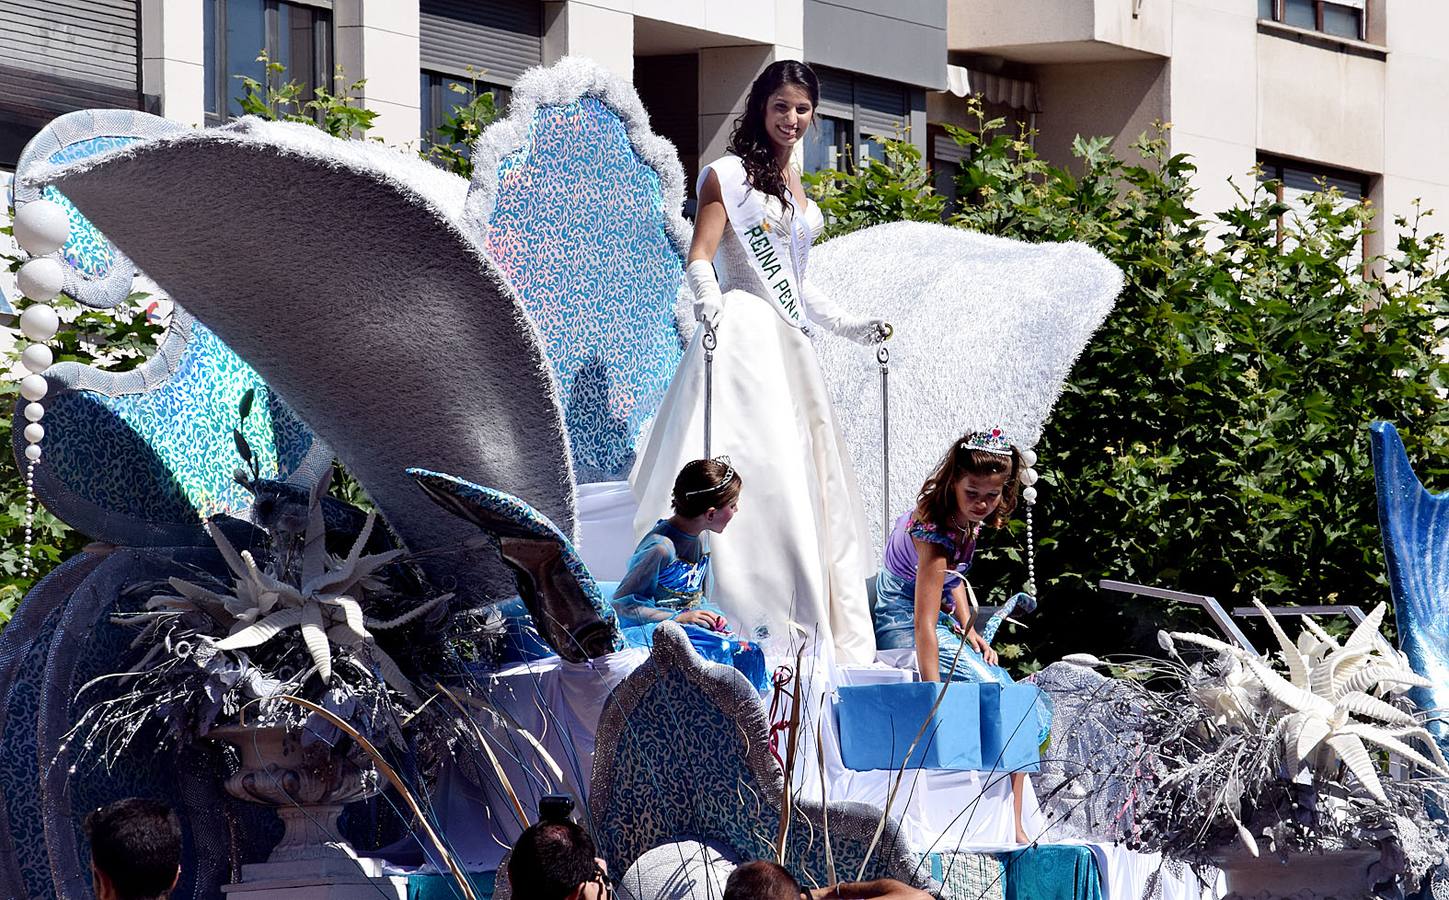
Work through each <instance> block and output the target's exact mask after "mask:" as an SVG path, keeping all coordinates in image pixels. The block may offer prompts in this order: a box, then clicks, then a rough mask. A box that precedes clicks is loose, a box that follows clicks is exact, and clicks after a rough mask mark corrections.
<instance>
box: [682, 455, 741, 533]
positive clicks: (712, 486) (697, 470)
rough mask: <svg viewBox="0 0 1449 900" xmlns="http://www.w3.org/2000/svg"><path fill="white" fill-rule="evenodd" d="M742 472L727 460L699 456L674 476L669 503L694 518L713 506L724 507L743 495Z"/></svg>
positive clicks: (685, 515) (715, 507)
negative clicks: (741, 490)
mask: <svg viewBox="0 0 1449 900" xmlns="http://www.w3.org/2000/svg"><path fill="white" fill-rule="evenodd" d="M740 487H741V483H740V473H738V472H736V471H735V469H734V467H733V466H731V465H730V464H729V462H728V461H727V460H723V459H696V460H694V461H692V462H687V463H685V464H684V468H682V469H680V470H679V475H678V476H677V477H676V478H675V479H674V495H673V497H671V498H670V505H671V506H673V507H674V511H675V512H676V513H679V514H680V515H681V516H684V517H685V518H686V519H692V518H694V517H695V516H698V515H703V514H704V513H707V512H709V511H710V509H711V508H713V509H724V508H725V507H726V506H729V505H730V504H731V503H734V502H735V501H736V500H738V499H740Z"/></svg>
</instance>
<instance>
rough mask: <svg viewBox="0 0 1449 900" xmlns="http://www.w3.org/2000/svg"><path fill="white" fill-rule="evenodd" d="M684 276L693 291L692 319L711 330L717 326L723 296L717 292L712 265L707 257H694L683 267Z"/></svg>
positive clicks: (716, 279)
mask: <svg viewBox="0 0 1449 900" xmlns="http://www.w3.org/2000/svg"><path fill="white" fill-rule="evenodd" d="M684 276H685V278H687V279H689V289H690V290H691V291H693V292H694V320H695V321H696V322H702V323H704V324H706V325H708V326H709V327H710V329H711V330H713V329H716V328H718V327H719V315H720V313H721V312H723V311H724V297H723V296H721V295H720V292H719V279H718V278H716V277H715V274H714V265H713V264H712V263H711V262H710V261H709V260H707V259H696V260H695V261H694V262H692V263H690V264H689V266H688V267H686V268H685V270H684Z"/></svg>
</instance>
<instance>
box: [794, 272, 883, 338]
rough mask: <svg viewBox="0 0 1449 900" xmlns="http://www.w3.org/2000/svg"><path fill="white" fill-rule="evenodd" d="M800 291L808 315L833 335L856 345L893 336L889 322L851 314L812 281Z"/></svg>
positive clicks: (802, 285) (801, 287)
mask: <svg viewBox="0 0 1449 900" xmlns="http://www.w3.org/2000/svg"><path fill="white" fill-rule="evenodd" d="M800 292H801V293H802V294H803V295H804V297H805V314H806V315H807V316H809V317H810V320H811V321H813V322H818V323H820V325H821V326H823V327H824V328H825V329H826V330H827V331H829V332H830V333H831V334H836V335H839V336H840V337H843V338H845V339H846V340H848V341H855V342H856V343H857V344H879V343H880V342H881V341H883V340H885V339H886V338H887V337H888V336H889V335H890V323H888V322H887V321H886V320H885V319H880V318H872V317H863V316H852V315H851V314H850V313H848V312H846V311H845V309H844V308H842V307H841V305H840V304H838V303H836V302H835V301H834V300H831V299H830V298H829V297H828V296H826V294H825V292H824V291H822V290H820V289H819V288H817V287H816V286H815V285H813V284H811V283H810V282H809V281H805V282H803V283H802V284H801V285H800Z"/></svg>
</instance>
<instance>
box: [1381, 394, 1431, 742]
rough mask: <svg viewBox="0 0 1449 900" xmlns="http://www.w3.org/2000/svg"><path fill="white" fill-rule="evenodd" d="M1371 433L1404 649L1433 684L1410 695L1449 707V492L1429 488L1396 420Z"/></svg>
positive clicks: (1424, 703) (1425, 704) (1427, 704)
mask: <svg viewBox="0 0 1449 900" xmlns="http://www.w3.org/2000/svg"><path fill="white" fill-rule="evenodd" d="M1370 433H1371V435H1372V443H1373V458H1374V480H1375V482H1376V484H1377V490H1378V500H1379V529H1380V531H1381V532H1382V533H1383V541H1384V558H1385V559H1386V561H1387V562H1388V569H1389V587H1390V590H1391V591H1392V593H1393V598H1394V622H1395V625H1396V629H1395V630H1396V631H1397V632H1398V635H1399V649H1400V650H1402V651H1404V654H1405V655H1406V656H1407V657H1408V658H1409V665H1410V666H1411V667H1412V668H1413V670H1414V671H1415V672H1418V673H1419V674H1420V675H1423V676H1424V677H1425V678H1427V679H1429V680H1430V681H1431V682H1433V684H1434V686H1433V687H1429V688H1418V687H1416V688H1414V689H1413V690H1412V691H1410V692H1409V696H1410V698H1412V699H1413V701H1414V702H1415V703H1417V704H1418V705H1419V708H1420V709H1423V710H1426V711H1427V710H1435V709H1443V708H1445V707H1449V615H1446V614H1445V612H1446V608H1449V607H1446V602H1445V598H1446V597H1449V494H1431V493H1429V491H1428V490H1426V489H1425V488H1424V485H1423V484H1421V483H1420V481H1419V478H1418V476H1417V475H1415V474H1414V470H1413V467H1412V466H1410V464H1409V457H1408V454H1407V453H1406V452H1405V450H1404V442H1403V441H1402V440H1401V439H1400V438H1399V433H1398V431H1396V430H1395V429H1394V426H1393V425H1390V424H1389V423H1388V422H1374V423H1373V424H1372V425H1371V426H1370ZM1425 724H1426V727H1427V728H1428V729H1429V731H1430V732H1431V733H1432V734H1433V735H1434V736H1435V737H1436V738H1437V739H1438V741H1439V743H1440V745H1441V746H1444V747H1446V748H1449V726H1446V725H1445V723H1444V722H1443V721H1442V719H1440V718H1439V717H1434V716H1431V717H1430V719H1429V721H1428V722H1427V723H1425Z"/></svg>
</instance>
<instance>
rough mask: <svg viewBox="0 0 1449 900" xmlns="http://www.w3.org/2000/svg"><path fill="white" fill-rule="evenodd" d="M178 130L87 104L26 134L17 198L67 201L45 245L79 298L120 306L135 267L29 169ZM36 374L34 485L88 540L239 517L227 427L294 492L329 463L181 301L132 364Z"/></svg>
mask: <svg viewBox="0 0 1449 900" xmlns="http://www.w3.org/2000/svg"><path fill="white" fill-rule="evenodd" d="M186 130H187V129H185V128H183V127H182V126H180V125H177V124H176V123H174V122H170V121H168V120H166V119H162V118H160V117H158V116H151V115H147V114H146V113H139V112H131V111H125V110H85V111H81V112H74V113H68V114H66V115H64V116H61V117H60V118H58V119H56V120H55V121H54V122H52V123H51V124H50V125H47V126H46V127H45V128H44V129H43V130H41V132H40V133H39V134H37V135H36V136H35V138H34V139H32V140H31V142H30V143H29V144H28V145H26V148H25V151H24V153H23V154H22V155H21V158H20V166H19V169H18V170H17V172H16V187H15V203H16V208H17V209H18V208H21V207H23V206H24V205H25V204H26V203H30V202H33V201H34V200H37V199H40V198H42V197H44V198H46V199H49V200H52V201H54V202H57V203H59V204H61V206H63V207H64V208H65V209H66V211H67V213H68V215H69V217H70V221H71V236H70V239H69V240H68V241H67V242H66V244H65V246H63V247H61V248H60V249H59V250H57V251H56V252H55V253H54V254H53V255H54V256H55V257H56V258H57V259H59V260H60V261H61V263H62V265H63V267H64V269H65V273H66V275H65V291H66V293H67V294H69V295H70V296H72V297H74V298H75V299H76V300H77V301H79V302H81V303H82V304H84V305H87V306H91V307H96V308H110V307H114V306H116V305H118V304H120V303H122V302H123V301H124V300H125V299H126V298H127V297H128V296H130V293H131V287H132V279H133V277H134V275H135V271H136V270H135V267H134V265H133V264H132V263H131V261H130V259H129V258H127V257H126V256H125V254H123V253H122V252H121V251H120V250H119V249H118V248H116V247H115V245H113V244H112V243H111V242H110V240H109V239H108V238H107V237H106V235H104V234H103V233H101V231H100V230H99V229H97V228H96V226H95V225H94V224H92V223H91V222H90V221H89V220H88V219H86V218H85V217H84V216H83V215H82V214H81V213H80V211H79V210H78V209H77V208H76V207H75V206H74V205H73V204H71V202H70V201H69V200H68V199H67V198H66V197H65V195H64V194H61V193H60V192H59V191H58V190H56V189H55V187H53V186H50V185H46V186H43V187H41V186H39V185H37V184H34V183H32V182H30V181H29V180H28V179H29V176H31V175H32V174H34V173H35V172H36V171H38V170H40V169H41V168H43V167H47V166H52V165H61V164H69V163H75V162H77V161H81V160H85V159H88V158H90V157H92V156H94V155H96V154H99V153H105V152H110V151H114V150H119V149H123V148H126V147H128V146H131V145H133V144H135V143H137V142H143V141H145V140H148V139H152V138H156V137H160V136H164V135H168V134H174V133H184V132H186ZM212 290H213V291H225V290H226V286H225V285H223V284H220V283H218V284H214V285H212ZM45 374H46V378H47V380H48V381H49V382H50V392H49V393H48V395H47V396H46V399H45V401H44V405H45V421H44V424H45V431H46V436H45V441H44V443H43V447H44V452H45V456H44V458H43V460H42V462H41V463H40V464H39V465H37V466H36V468H35V491H36V495H37V496H38V497H39V499H40V501H41V502H42V503H44V504H45V506H46V507H47V508H48V509H50V511H51V512H53V513H55V515H57V516H58V517H59V518H60V519H62V520H63V521H65V522H66V523H67V524H69V525H71V526H72V527H74V528H76V529H78V530H80V531H82V532H84V533H85V534H87V535H89V536H91V537H93V538H97V539H99V540H104V541H109V542H111V543H115V544H120V545H126V546H179V545H187V544H195V545H210V543H211V539H210V538H208V537H207V536H206V534H205V532H204V531H203V530H202V528H201V523H202V522H203V521H204V520H205V519H207V518H209V517H211V516H215V515H220V514H225V515H229V516H233V517H237V518H246V517H247V515H248V513H249V511H250V508H251V501H252V495H251V493H250V492H248V491H246V490H245V489H243V488H242V487H241V486H240V485H239V484H237V483H236V482H235V481H234V480H233V479H232V473H233V472H235V471H236V469H237V468H238V467H239V466H241V465H242V463H243V460H242V458H241V456H240V455H239V454H238V452H237V448H236V444H235V442H234V441H233V439H232V429H233V428H235V427H237V426H239V425H241V426H242V430H243V433H244V434H245V435H246V437H247V440H248V442H249V443H250V445H251V447H252V449H253V451H254V452H255V454H256V458H257V462H258V463H259V465H260V468H261V474H262V476H263V477H264V478H269V479H275V480H279V481H288V482H292V483H296V484H300V485H302V486H303V488H304V489H305V488H308V487H310V486H311V484H313V483H314V482H315V481H316V478H317V477H318V475H319V474H320V473H321V472H322V471H323V470H325V469H326V468H327V467H328V466H330V465H331V462H332V453H331V451H330V450H329V449H328V448H327V447H326V446H325V445H324V444H323V443H322V442H321V441H319V440H318V439H317V438H316V436H315V435H313V434H312V432H311V431H310V430H309V429H308V428H307V426H306V425H305V424H304V423H303V422H302V421H301V419H299V418H298V417H297V415H296V414H295V413H293V412H292V410H291V409H290V408H289V407H288V406H287V405H286V404H285V403H283V402H282V401H281V400H280V399H279V398H277V397H276V396H275V395H274V394H273V393H272V392H271V391H270V389H269V388H268V387H267V385H266V384H265V383H264V382H263V381H262V379H261V376H259V375H258V374H257V373H256V372H255V371H254V370H253V369H252V368H251V366H249V365H247V364H246V362H244V361H243V360H242V359H241V358H240V357H239V356H237V355H236V354H235V353H234V352H232V350H231V349H230V348H229V347H227V345H226V344H225V343H223V342H222V341H221V340H220V339H219V338H217V336H216V335H215V334H213V333H212V332H211V331H210V330H209V329H207V328H206V327H205V326H204V325H202V324H201V323H199V322H197V321H196V320H195V319H194V318H192V316H191V315H190V313H188V312H187V311H186V310H185V309H183V308H182V307H181V306H180V305H177V306H176V307H175V310H174V312H173V314H172V317H171V326H170V328H169V330H168V331H167V333H166V335H165V337H164V338H163V339H162V342H161V345H160V347H159V348H158V349H157V351H156V354H155V355H154V356H153V357H152V358H151V359H150V360H148V361H147V362H146V363H145V364H143V365H142V366H140V367H139V368H137V369H134V370H132V371H129V372H117V373H113V372H107V371H105V370H104V369H98V368H92V367H89V366H83V365H80V364H77V363H60V364H58V365H55V366H53V367H51V368H50V369H49V370H48V371H47V372H46V373H45ZM249 390H250V391H254V392H255V396H256V398H257V402H256V403H254V404H253V412H252V415H251V416H250V417H248V419H247V421H246V423H245V424H244V425H243V423H242V422H241V421H240V419H239V416H238V406H239V403H240V400H241V397H242V395H243V394H245V393H246V392H247V391H249ZM23 406H24V402H23V401H21V402H20V403H18V404H17V409H16V421H17V425H16V427H15V428H14V429H12V439H13V441H14V450H15V453H16V459H17V460H22V462H21V467H22V469H23V468H24V465H25V464H24V462H23V459H24V457H23V455H22V454H23V452H24V449H25V441H24V436H23V434H22V431H23V428H21V427H20V426H21V425H23V424H24V420H23V419H21V418H20V415H19V413H20V408H21V407H23Z"/></svg>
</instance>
